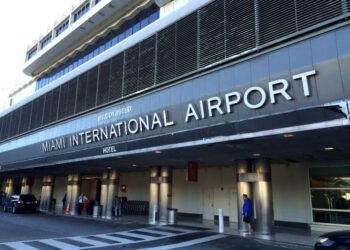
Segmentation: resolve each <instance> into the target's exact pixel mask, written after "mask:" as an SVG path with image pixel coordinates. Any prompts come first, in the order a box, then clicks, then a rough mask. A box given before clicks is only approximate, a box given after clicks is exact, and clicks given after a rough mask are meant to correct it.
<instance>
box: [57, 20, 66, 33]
mask: <svg viewBox="0 0 350 250" xmlns="http://www.w3.org/2000/svg"><path fill="white" fill-rule="evenodd" d="M68 24H69V20H67V21H66V22H64V23H63V24H62V25H61V26H59V27H58V28H57V29H56V37H57V36H59V35H60V34H62V32H63V31H65V30H66V29H68Z"/></svg>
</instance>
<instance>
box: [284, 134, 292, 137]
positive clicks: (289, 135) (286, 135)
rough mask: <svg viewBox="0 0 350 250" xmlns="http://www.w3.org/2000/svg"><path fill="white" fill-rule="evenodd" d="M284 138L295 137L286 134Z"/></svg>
mask: <svg viewBox="0 0 350 250" xmlns="http://www.w3.org/2000/svg"><path fill="white" fill-rule="evenodd" d="M283 137H284V138H291V137H294V135H293V134H284V135H283Z"/></svg>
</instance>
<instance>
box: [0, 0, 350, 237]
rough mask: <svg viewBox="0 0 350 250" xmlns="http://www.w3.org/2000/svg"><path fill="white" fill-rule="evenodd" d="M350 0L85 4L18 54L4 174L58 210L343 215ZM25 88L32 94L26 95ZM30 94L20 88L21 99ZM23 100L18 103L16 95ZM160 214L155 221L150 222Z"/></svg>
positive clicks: (344, 218)
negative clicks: (249, 204)
mask: <svg viewBox="0 0 350 250" xmlns="http://www.w3.org/2000/svg"><path fill="white" fill-rule="evenodd" d="M349 15H350V1H329V2H326V1H324V2H317V1H302V0H293V1H289V2H288V3H287V2H286V1H272V0H271V1H269V0H247V1H236V0H197V1H189V0H174V1H170V0H133V1H129V0H125V1H118V0H100V1H97V0H89V1H82V2H81V4H80V5H79V6H78V7H76V8H75V9H74V10H73V11H72V12H71V13H70V14H69V15H68V16H67V17H66V18H65V19H63V20H62V21H61V22H60V23H58V24H57V26H56V27H55V28H54V29H53V30H52V31H50V32H49V33H48V34H46V35H45V36H43V38H42V39H41V40H40V41H39V42H38V43H36V44H35V45H33V46H32V47H30V48H29V50H28V51H27V55H26V62H25V64H24V69H23V71H24V72H25V73H26V74H27V75H30V76H32V77H33V78H32V81H31V82H30V83H28V84H27V85H26V86H24V87H23V89H20V90H18V91H16V92H14V93H13V94H12V96H11V97H12V99H13V103H14V105H12V106H11V107H10V108H9V109H8V110H5V111H4V112H3V113H1V114H0V129H1V132H0V141H1V142H0V143H1V144H0V183H1V190H3V191H5V192H6V194H7V195H12V194H17V193H32V194H35V195H36V197H41V205H40V209H41V210H42V211H48V210H57V211H61V210H62V206H63V204H62V198H63V196H64V195H65V194H66V195H67V204H68V205H69V207H70V211H69V212H70V213H71V214H75V213H76V212H77V198H78V196H79V194H80V193H85V194H86V195H87V196H88V198H89V199H90V200H91V201H92V202H93V203H94V204H95V205H96V204H100V205H102V214H101V216H102V217H103V218H111V217H112V209H111V208H112V203H113V198H114V196H115V195H118V196H119V197H123V200H124V205H123V212H122V213H123V214H133V215H140V216H142V215H148V216H149V221H150V223H167V221H168V218H167V216H168V209H170V208H176V209H178V213H179V217H180V219H182V220H193V219H195V220H198V219H200V220H212V221H214V220H216V219H217V216H218V209H219V208H222V209H223V211H224V215H225V219H226V220H227V221H230V222H238V228H239V229H242V228H243V225H242V223H241V212H240V211H241V206H242V199H241V196H242V194H243V193H246V194H248V195H249V196H251V197H252V201H253V204H254V217H255V220H256V230H257V231H259V232H261V233H271V232H272V231H273V226H274V225H286V226H302V227H309V228H312V229H315V228H318V229H319V228H326V229H327V228H330V227H342V228H343V227H345V228H347V227H349V224H350V156H349V153H348V152H349V150H350V146H349V144H348V143H347V141H348V139H350V133H349V131H350V130H349V129H350V122H349V115H350V112H349V99H350V74H349V72H350V71H349V70H350V45H349V43H348V41H349V39H350V23H349V20H348V17H349ZM34 88H35V90H34ZM28 91H29V92H28ZM31 91H33V94H31V95H29V97H26V98H25V99H24V100H21V101H18V99H20V98H21V96H23V95H27V94H26V92H28V93H30V92H31ZM155 214H156V218H154V215H155Z"/></svg>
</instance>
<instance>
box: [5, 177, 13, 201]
mask: <svg viewBox="0 0 350 250" xmlns="http://www.w3.org/2000/svg"><path fill="white" fill-rule="evenodd" d="M5 193H6V196H7V197H9V196H11V195H13V179H11V178H9V179H7V180H6V187H5Z"/></svg>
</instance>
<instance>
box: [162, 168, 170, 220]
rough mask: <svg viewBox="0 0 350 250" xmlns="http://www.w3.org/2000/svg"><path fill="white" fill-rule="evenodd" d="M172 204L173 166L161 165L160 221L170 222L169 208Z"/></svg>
mask: <svg viewBox="0 0 350 250" xmlns="http://www.w3.org/2000/svg"><path fill="white" fill-rule="evenodd" d="M171 205H172V168H171V167H161V169H160V184H159V223H160V224H167V223H168V208H171Z"/></svg>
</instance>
